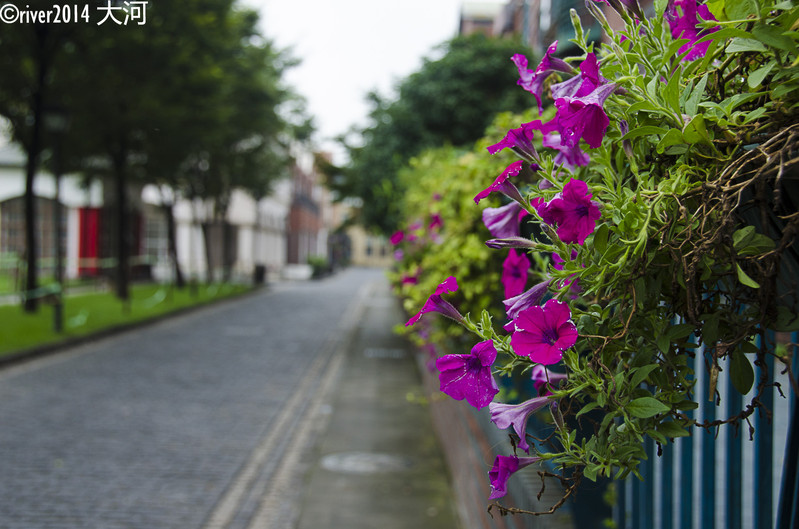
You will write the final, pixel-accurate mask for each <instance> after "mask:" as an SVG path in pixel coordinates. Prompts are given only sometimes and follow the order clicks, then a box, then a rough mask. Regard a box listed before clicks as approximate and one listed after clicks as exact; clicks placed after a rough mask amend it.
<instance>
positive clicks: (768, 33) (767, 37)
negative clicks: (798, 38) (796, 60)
mask: <svg viewBox="0 0 799 529" xmlns="http://www.w3.org/2000/svg"><path fill="white" fill-rule="evenodd" d="M752 33H753V34H754V35H755V37H757V38H758V39H760V41H762V42H763V43H764V44H766V45H767V46H771V47H772V48H777V49H780V50H783V51H787V52H794V51H795V50H796V44H794V42H793V41H792V40H791V38H790V37H788V36H786V35H783V32H782V30H781V29H780V28H777V27H774V26H765V25H761V26H755V27H754V29H752Z"/></svg>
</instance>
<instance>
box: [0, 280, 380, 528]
mask: <svg viewBox="0 0 799 529" xmlns="http://www.w3.org/2000/svg"><path fill="white" fill-rule="evenodd" d="M382 273H383V272H382V271H379V270H363V269H354V270H347V271H345V272H341V273H339V274H338V275H336V276H334V277H332V278H328V279H324V280H321V281H312V282H302V283H285V284H279V285H277V286H276V287H274V288H271V289H268V290H264V291H263V292H259V293H256V294H255V295H252V296H249V297H246V298H244V299H240V300H237V301H233V302H226V303H223V304H221V305H217V306H214V307H210V308H206V309H201V310H199V311H197V312H193V313H190V314H188V315H185V316H180V317H177V318H174V319H168V320H166V321H163V322H160V323H158V324H155V325H152V326H147V327H145V328H143V329H140V330H136V331H132V332H129V333H125V334H122V335H119V336H117V337H113V338H108V339H103V340H101V341H97V342H95V343H91V344H88V345H84V346H81V347H77V348H73V349H70V350H68V351H66V352H64V353H59V354H56V355H54V356H50V357H46V358H43V359H40V360H36V361H33V362H30V363H27V364H24V365H21V366H16V367H12V368H8V369H6V370H4V371H0V527H3V528H4V529H21V528H24V529H33V528H36V529H62V528H63V529H67V528H74V529H93V528H101V529H115V528H127V529H131V528H134V529H138V528H141V529H161V528H181V529H194V528H198V529H205V528H211V527H230V528H239V527H241V528H247V527H248V526H249V524H250V520H251V519H252V518H253V516H254V515H255V513H258V512H259V510H262V509H263V506H262V505H261V503H262V499H263V498H264V497H265V495H268V493H269V489H270V487H271V486H273V481H276V480H273V476H274V474H275V473H276V472H278V471H279V470H280V465H281V464H283V461H284V460H287V459H290V460H298V458H296V457H294V458H289V457H288V455H290V454H289V452H290V451H291V450H294V449H296V439H293V438H292V436H293V435H295V434H296V431H297V430H298V428H299V426H300V423H301V422H302V418H303V414H304V413H306V412H307V410H308V409H309V407H310V403H311V402H312V401H313V399H314V398H315V397H316V393H317V392H318V391H320V389H319V388H320V387H324V385H325V384H324V381H325V375H326V374H327V373H328V370H329V369H328V368H329V367H330V364H331V357H332V352H333V351H334V350H335V349H336V347H337V346H338V345H339V344H340V343H341V341H342V340H344V339H345V338H346V336H347V334H348V333H350V332H351V331H352V329H353V328H354V327H355V324H356V323H357V319H358V314H357V311H358V309H359V308H362V306H363V301H364V300H363V296H364V295H365V294H366V293H367V290H366V287H368V286H369V283H370V282H374V281H375V280H377V279H378V278H379V277H380V275H381V274H382ZM359 293H360V295H361V296H362V298H361V299H360V300H359ZM316 398H318V397H316ZM306 430H307V428H306ZM295 493H296V494H298V492H296V491H295ZM284 499H287V500H290V499H291V498H284Z"/></svg>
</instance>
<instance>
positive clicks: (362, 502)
mask: <svg viewBox="0 0 799 529" xmlns="http://www.w3.org/2000/svg"><path fill="white" fill-rule="evenodd" d="M360 308H361V310H360V311H359V312H360V314H354V315H352V316H353V317H355V318H358V320H357V321H358V324H357V326H356V327H355V331H354V336H353V337H352V339H351V340H349V342H348V343H347V342H345V343H344V344H343V346H344V347H345V348H346V349H345V350H344V351H343V353H342V354H341V360H340V361H341V363H340V368H339V369H338V372H339V374H338V376H337V377H336V379H337V380H336V381H335V382H334V383H333V384H334V385H333V388H332V391H331V394H330V398H329V401H328V402H327V403H326V405H325V406H324V407H323V408H322V411H323V412H325V413H326V414H327V425H326V427H323V429H322V431H321V435H320V437H319V438H318V439H319V441H318V443H317V445H316V446H315V448H314V450H313V454H312V460H313V463H312V465H313V466H312V468H311V470H310V472H309V474H308V476H309V477H308V482H307V484H306V486H305V487H303V489H304V494H303V498H302V503H301V509H300V513H299V520H298V524H297V526H296V527H297V528H298V529H319V528H320V527H324V528H325V529H367V528H368V529H373V528H375V527H379V528H380V529H394V528H396V529H400V528H402V529H417V528H419V529H421V528H425V529H457V528H458V527H459V526H460V525H459V522H458V520H457V517H456V514H455V503H454V497H453V492H452V487H451V483H450V481H449V476H448V472H447V469H446V466H445V459H444V456H443V454H442V451H441V448H440V447H439V445H438V441H437V440H436V436H435V432H434V429H433V425H432V423H431V417H430V410H429V408H428V406H427V405H426V401H425V399H424V398H423V396H424V390H423V388H422V384H421V379H420V376H419V372H418V368H417V365H416V361H415V359H414V357H413V353H412V348H411V347H410V345H409V344H408V342H407V341H406V340H404V339H403V338H401V337H399V336H397V335H396V334H394V333H393V332H392V327H393V326H394V325H396V324H397V323H398V322H401V321H402V318H403V314H402V311H401V310H400V309H399V306H398V302H397V301H396V299H395V298H394V297H393V296H392V294H391V292H390V291H389V288H388V282H387V281H386V280H385V279H382V278H381V279H380V280H376V281H373V282H372V283H371V285H370V287H369V289H368V291H367V293H366V296H365V299H364V300H363V302H362V303H361V304H360ZM331 370H332V368H331Z"/></svg>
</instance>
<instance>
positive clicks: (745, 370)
mask: <svg viewBox="0 0 799 529" xmlns="http://www.w3.org/2000/svg"><path fill="white" fill-rule="evenodd" d="M730 381H731V382H732V385H733V387H735V389H737V390H738V392H739V393H740V394H741V395H746V394H747V393H749V390H750V389H752V385H753V384H754V383H755V371H754V369H752V363H751V362H749V359H748V358H747V357H746V355H745V354H744V353H743V351H741V350H740V349H735V350H733V352H732V355H731V358H730Z"/></svg>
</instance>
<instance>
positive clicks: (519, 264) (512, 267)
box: [502, 249, 530, 298]
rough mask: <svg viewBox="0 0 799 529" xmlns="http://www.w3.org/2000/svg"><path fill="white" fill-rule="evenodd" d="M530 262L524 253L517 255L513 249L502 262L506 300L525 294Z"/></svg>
mask: <svg viewBox="0 0 799 529" xmlns="http://www.w3.org/2000/svg"><path fill="white" fill-rule="evenodd" d="M529 269H530V261H529V259H527V256H526V255H524V253H517V252H516V250H514V249H511V250H510V252H508V256H507V257H506V258H505V260H504V261H503V262H502V286H503V287H504V289H505V298H512V297H514V296H518V295H519V294H521V293H522V292H524V287H525V286H526V285H527V271H528V270H529Z"/></svg>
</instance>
